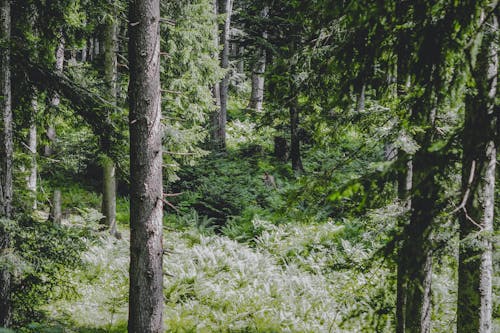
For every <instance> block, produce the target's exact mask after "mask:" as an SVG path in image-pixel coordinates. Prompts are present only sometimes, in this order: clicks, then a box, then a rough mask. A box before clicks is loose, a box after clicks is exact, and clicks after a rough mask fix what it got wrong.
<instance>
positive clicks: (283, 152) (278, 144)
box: [274, 136, 288, 163]
mask: <svg viewBox="0 0 500 333" xmlns="http://www.w3.org/2000/svg"><path fill="white" fill-rule="evenodd" d="M274 156H275V157H276V158H277V159H278V160H279V161H281V162H283V163H284V162H286V161H287V160H288V144H287V142H286V139H285V138H284V137H282V136H275V137H274Z"/></svg>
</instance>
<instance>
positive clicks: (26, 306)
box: [1, 216, 91, 326]
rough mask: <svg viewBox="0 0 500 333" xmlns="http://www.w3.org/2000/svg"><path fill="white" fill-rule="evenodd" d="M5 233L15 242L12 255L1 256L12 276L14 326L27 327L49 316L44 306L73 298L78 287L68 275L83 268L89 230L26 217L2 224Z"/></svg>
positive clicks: (89, 234) (89, 235)
mask: <svg viewBox="0 0 500 333" xmlns="http://www.w3.org/2000/svg"><path fill="white" fill-rule="evenodd" d="M1 227H2V232H8V233H9V234H10V235H11V239H12V247H13V248H12V252H9V256H8V257H5V256H4V255H3V256H2V263H3V266H4V267H5V265H8V266H7V267H9V270H11V271H12V272H13V276H14V282H13V295H12V297H13V303H14V309H15V312H14V322H15V323H16V326H25V325H26V324H28V323H30V322H36V321H41V320H43V319H44V318H45V315H46V314H47V313H46V312H45V311H44V310H43V308H42V307H43V305H45V304H47V303H48V302H50V301H51V300H54V299H59V298H74V297H75V296H76V295H77V294H78V291H77V286H76V285H75V284H72V283H70V282H68V280H67V279H66V274H67V273H68V272H69V271H70V270H73V269H76V268H78V267H81V266H82V262H81V259H80V254H81V252H82V251H84V250H85V248H86V247H85V244H84V242H83V240H82V238H85V237H91V233H90V231H89V230H88V229H87V228H72V227H66V226H61V225H56V224H53V223H50V222H46V221H39V220H34V219H33V218H31V217H29V216H23V217H21V218H19V219H18V220H16V221H11V222H10V223H7V221H5V220H2V225H1Z"/></svg>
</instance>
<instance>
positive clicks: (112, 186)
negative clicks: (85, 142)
mask: <svg viewBox="0 0 500 333" xmlns="http://www.w3.org/2000/svg"><path fill="white" fill-rule="evenodd" d="M111 5H112V6H113V8H112V12H111V13H110V15H111V17H110V18H108V20H107V22H106V27H105V34H104V45H105V51H104V78H105V81H106V85H107V88H108V96H109V100H110V101H111V102H112V103H113V104H116V98H117V68H118V67H117V57H116V52H117V42H118V41H117V23H116V8H115V3H114V2H113V3H112V4H111ZM107 118H108V119H107V121H108V122H109V123H110V122H111V115H108V117H107ZM105 141H107V142H104V143H103V144H104V145H110V144H111V142H110V141H111V140H110V139H109V138H108V139H105ZM104 150H105V151H109V147H104ZM102 170H103V190H102V214H103V215H104V223H105V224H106V225H107V226H108V227H109V230H110V233H111V234H112V235H116V172H115V163H114V161H113V159H111V158H110V157H109V156H106V157H105V158H104V161H103V166H102Z"/></svg>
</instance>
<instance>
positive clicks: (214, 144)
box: [210, 0, 221, 150]
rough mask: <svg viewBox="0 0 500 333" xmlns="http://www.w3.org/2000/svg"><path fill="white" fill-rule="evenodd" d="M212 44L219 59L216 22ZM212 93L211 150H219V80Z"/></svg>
mask: <svg viewBox="0 0 500 333" xmlns="http://www.w3.org/2000/svg"><path fill="white" fill-rule="evenodd" d="M213 9H214V15H215V17H217V15H219V3H218V0H213ZM214 44H215V49H216V50H217V51H216V52H215V53H214V58H215V59H219V51H218V50H219V25H218V24H217V23H216V24H215V25H214ZM212 95H213V97H214V101H215V110H214V111H213V112H212V113H211V115H210V126H211V128H210V140H211V148H212V149H213V150H219V147H220V146H221V142H220V141H221V140H220V133H219V128H220V127H221V125H220V82H216V83H215V84H214V86H213V87H212Z"/></svg>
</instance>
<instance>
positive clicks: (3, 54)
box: [0, 0, 14, 327]
mask: <svg viewBox="0 0 500 333" xmlns="http://www.w3.org/2000/svg"><path fill="white" fill-rule="evenodd" d="M0 6H1V7H0V29H1V30H0V34H1V35H0V37H1V39H2V41H3V42H4V43H5V45H6V46H7V47H3V48H0V62H1V63H0V75H1V78H0V94H1V97H2V99H1V101H0V107H1V112H2V117H1V121H0V122H1V129H2V133H1V137H0V218H4V219H9V218H11V215H12V192H13V188H12V155H13V145H14V144H13V133H12V108H11V80H10V46H9V43H10V22H11V17H10V1H9V0H2V1H1V2H0ZM9 248H10V234H9V232H8V230H6V229H4V226H3V225H0V252H4V251H8V249H9ZM11 317H12V304H11V273H10V271H9V269H8V268H1V269H0V327H9V326H10V324H11Z"/></svg>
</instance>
